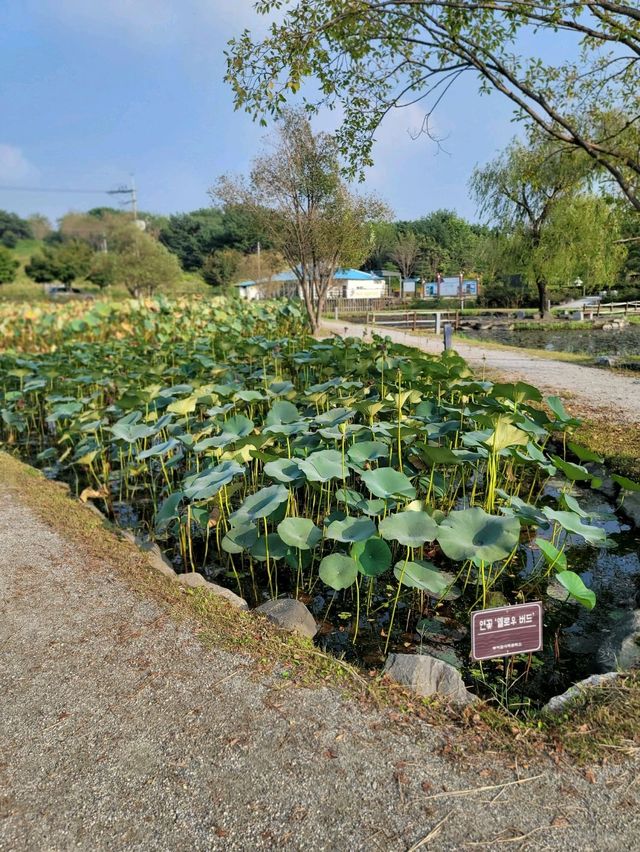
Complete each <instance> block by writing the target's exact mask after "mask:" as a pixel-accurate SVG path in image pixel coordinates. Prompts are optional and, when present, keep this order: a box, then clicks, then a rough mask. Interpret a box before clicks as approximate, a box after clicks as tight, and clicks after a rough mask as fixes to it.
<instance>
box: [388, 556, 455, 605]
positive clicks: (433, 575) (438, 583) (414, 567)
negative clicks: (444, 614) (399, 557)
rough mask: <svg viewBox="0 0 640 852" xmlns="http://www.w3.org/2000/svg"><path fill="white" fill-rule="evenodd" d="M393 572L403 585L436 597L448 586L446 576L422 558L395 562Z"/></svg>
mask: <svg viewBox="0 0 640 852" xmlns="http://www.w3.org/2000/svg"><path fill="white" fill-rule="evenodd" d="M393 573H394V575H395V577H396V579H397V580H398V581H399V582H400V583H401V584H402V585H403V586H408V587H409V588H410V589H420V590H421V591H423V592H428V593H429V594H430V595H432V596H433V597H436V598H437V597H440V595H441V594H442V593H443V592H445V591H446V590H447V587H448V586H449V580H448V578H447V577H444V576H443V575H442V574H441V573H440V571H438V569H437V568H436V566H435V565H433V564H432V563H431V562H426V561H422V560H420V561H416V562H411V561H409V562H404V561H402V562H396V564H395V567H394V569H393Z"/></svg>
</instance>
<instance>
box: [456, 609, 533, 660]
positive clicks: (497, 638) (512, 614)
mask: <svg viewBox="0 0 640 852" xmlns="http://www.w3.org/2000/svg"><path fill="white" fill-rule="evenodd" d="M540 648H542V604H541V603H540V601H535V602H534V603H527V604H517V605H516V606H500V607H497V608H496V609H482V610H479V611H478V612H473V613H471V656H472V657H473V659H474V660H490V659H492V658H493V657H511V656H513V655H514V654H529V653H533V652H534V651H539V650H540Z"/></svg>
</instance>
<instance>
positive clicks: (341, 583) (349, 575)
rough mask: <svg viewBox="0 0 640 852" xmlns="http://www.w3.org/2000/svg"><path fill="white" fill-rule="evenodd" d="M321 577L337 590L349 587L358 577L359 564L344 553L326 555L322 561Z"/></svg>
mask: <svg viewBox="0 0 640 852" xmlns="http://www.w3.org/2000/svg"><path fill="white" fill-rule="evenodd" d="M319 574H320V579H321V580H322V582H323V583H326V585H327V586H329V587H330V588H332V589H336V591H338V590H340V589H348V588H349V586H352V585H353V583H355V581H356V579H357V577H358V566H357V564H356V562H355V560H353V559H351V557H350V556H345V555H344V554H343V553H332V554H331V555H330V556H325V557H324V559H323V560H322V562H321V563H320V568H319Z"/></svg>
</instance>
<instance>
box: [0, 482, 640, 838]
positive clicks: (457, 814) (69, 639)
mask: <svg viewBox="0 0 640 852" xmlns="http://www.w3.org/2000/svg"><path fill="white" fill-rule="evenodd" d="M0 500H1V501H2V507H3V508H2V515H1V516H0V653H1V657H0V659H1V664H0V696H1V711H0V849H2V850H11V852H23V851H24V852H40V850H42V852H44V851H45V850H47V852H51V850H67V849H74V850H78V849H79V850H87V852H88V850H91V852H95V850H217V849H221V850H227V849H229V850H256V849H274V850H275V849H278V850H327V851H328V850H332V852H333V850H345V852H354V850H367V852H369V850H384V852H388V850H389V851H390V852H393V851H394V850H399V852H400V851H402V852H406V850H409V849H412V848H417V847H416V846H415V844H419V843H420V841H423V840H424V843H423V844H422V845H421V846H420V848H426V847H427V846H428V847H429V848H433V849H437V850H460V849H464V848H467V847H469V848H477V849H494V848H496V843H497V844H498V845H500V844H507V848H509V849H516V850H518V849H536V850H539V849H551V850H577V849H580V850H611V852H618V850H620V849H629V850H630V849H632V848H637V840H638V832H640V817H639V813H640V808H639V805H640V802H639V801H638V794H639V793H640V788H639V787H638V785H636V786H633V785H634V781H635V780H637V775H636V772H637V769H638V766H637V765H636V766H635V767H634V766H631V765H627V766H624V767H620V768H617V769H611V768H609V769H606V770H598V769H596V770H595V774H594V775H592V776H591V778H585V776H584V774H583V773H581V772H578V771H576V772H574V771H572V770H571V769H570V768H565V769H563V770H562V771H561V770H560V769H558V768H557V767H555V766H553V765H552V764H551V763H550V761H544V763H543V764H542V766H540V767H537V768H536V767H533V766H526V767H523V766H518V765H517V764H516V763H514V760H513V758H512V757H510V756H508V755H499V754H496V753H491V752H488V753H486V754H485V755H484V756H483V758H482V766H483V767H484V769H483V770H482V771H480V770H476V771H472V770H470V769H462V768H460V767H461V765H462V761H461V758H455V757H448V756H446V755H445V754H443V746H444V745H445V738H444V736H443V734H442V733H441V732H439V731H437V730H435V729H433V728H430V727H429V726H427V725H426V724H425V725H423V726H422V728H421V731H418V732H417V733H416V731H415V730H411V731H410V732H407V731H406V729H405V730H402V729H400V728H399V727H398V726H397V724H396V723H394V721H393V719H390V718H389V717H388V716H383V715H378V714H375V713H373V712H372V711H370V710H367V709H363V708H361V707H360V706H357V705H354V704H350V703H346V702H345V701H344V700H343V699H342V698H341V697H340V696H339V695H338V694H337V693H336V692H335V691H333V690H332V689H329V688H318V689H313V690H312V689H302V688H295V687H293V686H291V685H289V684H287V683H286V681H284V682H283V680H282V679H281V678H280V679H279V678H278V677H277V676H273V675H272V676H266V675H264V674H259V673H257V672H256V670H255V669H254V667H253V664H252V663H251V661H250V660H249V659H248V658H245V657H242V656H234V655H232V654H228V653H221V652H218V651H215V650H211V649H207V648H205V647H204V646H203V645H202V644H201V643H200V642H199V640H198V638H197V635H196V630H195V628H194V627H192V626H191V625H190V624H188V623H186V624H185V623H182V624H177V623H176V622H175V621H174V620H173V619H172V618H171V615H170V613H169V612H168V611H167V609H165V608H162V607H161V605H160V604H158V603H155V602H152V601H151V600H150V599H149V597H148V593H147V594H146V596H145V593H143V592H141V591H140V590H136V589H134V588H133V587H132V585H131V582H132V581H131V580H129V579H127V578H125V577H124V576H123V573H122V571H121V570H120V569H118V567H117V566H115V565H110V564H105V563H96V558H95V557H92V556H91V555H89V554H87V553H83V552H81V551H79V549H78V547H77V546H72V545H71V544H70V543H69V542H67V541H65V540H64V539H63V538H61V536H60V534H59V533H58V532H56V531H55V529H54V527H53V526H52V525H50V524H48V523H45V522H43V521H42V520H40V519H39V518H38V517H37V516H36V515H35V514H34V513H32V512H31V511H30V510H29V509H27V508H26V507H25V505H22V504H21V502H20V499H19V497H18V496H17V495H16V493H15V492H14V491H12V490H11V489H10V488H9V487H8V486H7V485H6V484H3V483H0ZM70 511H80V512H82V511H84V510H82V509H80V508H75V507H72V506H71V507H70ZM445 751H446V749H445ZM461 757H463V755H462V756H461ZM527 779H532V780H527ZM503 785H506V786H503ZM425 838H430V839H429V840H425Z"/></svg>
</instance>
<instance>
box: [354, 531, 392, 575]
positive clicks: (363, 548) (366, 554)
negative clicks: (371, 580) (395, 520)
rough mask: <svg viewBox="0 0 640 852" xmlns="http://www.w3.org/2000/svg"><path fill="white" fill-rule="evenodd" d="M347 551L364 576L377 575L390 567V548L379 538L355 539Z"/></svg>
mask: <svg viewBox="0 0 640 852" xmlns="http://www.w3.org/2000/svg"><path fill="white" fill-rule="evenodd" d="M349 552H350V555H351V558H352V559H353V560H355V563H356V565H357V566H358V570H359V571H360V573H361V574H364V575H365V576H366V577H379V576H380V574H384V573H385V571H388V570H389V568H390V567H391V550H390V549H389V545H388V544H387V542H386V541H384V540H383V539H381V538H377V537H376V538H368V539H367V540H366V541H356V542H355V544H354V545H353V547H352V548H351V550H350V551H349Z"/></svg>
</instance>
